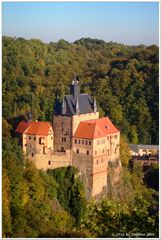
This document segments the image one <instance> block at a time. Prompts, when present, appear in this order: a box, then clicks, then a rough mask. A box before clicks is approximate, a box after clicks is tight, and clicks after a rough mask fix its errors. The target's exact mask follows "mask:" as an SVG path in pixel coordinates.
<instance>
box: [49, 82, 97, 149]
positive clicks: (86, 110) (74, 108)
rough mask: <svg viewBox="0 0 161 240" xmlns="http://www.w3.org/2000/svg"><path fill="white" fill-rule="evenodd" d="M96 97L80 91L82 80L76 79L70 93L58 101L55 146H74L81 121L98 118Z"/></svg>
mask: <svg viewBox="0 0 161 240" xmlns="http://www.w3.org/2000/svg"><path fill="white" fill-rule="evenodd" d="M98 118H99V112H98V111H97V104H96V99H95V98H94V99H92V98H91V97H90V95H89V94H86V93H80V82H79V81H77V80H76V79H74V80H73V81H72V83H71V85H70V94H69V95H65V96H64V97H63V100H62V102H57V103H56V106H55V111H54V115H53V129H54V134H55V137H54V141H55V142H54V146H55V149H56V150H58V151H66V150H67V149H71V148H72V136H73V135H74V132H75V130H76V128H77V126H78V124H79V122H80V121H84V120H92V119H98Z"/></svg>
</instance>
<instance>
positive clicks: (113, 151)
mask: <svg viewBox="0 0 161 240" xmlns="http://www.w3.org/2000/svg"><path fill="white" fill-rule="evenodd" d="M16 132H17V133H18V135H19V137H20V141H21V144H22V148H23V152H24V154H27V155H28V157H29V158H30V159H31V160H32V161H33V163H34V164H35V166H36V168H37V169H43V170H47V169H55V168H58V167H64V166H65V167H67V166H69V165H72V166H75V167H76V168H77V169H78V170H79V174H80V177H81V179H82V180H83V181H84V183H85V186H86V195H87V197H95V196H97V195H99V194H101V192H102V191H103V189H104V188H106V187H107V179H108V174H109V171H110V166H114V169H115V171H117V172H119V171H120V169H121V162H120V158H119V143H120V131H119V130H118V129H117V128H116V127H115V126H114V125H113V123H112V122H111V121H110V119H109V118H108V117H103V118H99V112H98V110H97V103H96V99H95V98H91V97H90V95H88V94H80V85H79V82H78V81H76V80H75V81H73V82H72V84H71V87H70V95H65V96H64V98H63V101H62V102H59V101H58V100H57V101H56V104H55V108H54V115H53V123H52V126H51V125H50V124H49V123H48V122H38V121H28V122H25V121H22V122H20V123H19V125H18V126H17V128H16Z"/></svg>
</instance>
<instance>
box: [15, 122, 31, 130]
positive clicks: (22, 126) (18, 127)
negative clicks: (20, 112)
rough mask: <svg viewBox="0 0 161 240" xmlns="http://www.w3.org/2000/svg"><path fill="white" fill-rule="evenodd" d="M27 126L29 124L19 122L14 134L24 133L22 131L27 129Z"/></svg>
mask: <svg viewBox="0 0 161 240" xmlns="http://www.w3.org/2000/svg"><path fill="white" fill-rule="evenodd" d="M29 125H30V122H23V121H21V122H20V123H19V124H18V126H17V128H16V132H18V133H24V131H25V130H26V129H27V128H28V126H29Z"/></svg>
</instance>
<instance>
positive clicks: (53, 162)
mask: <svg viewBox="0 0 161 240" xmlns="http://www.w3.org/2000/svg"><path fill="white" fill-rule="evenodd" d="M30 159H31V160H32V162H33V163H34V164H35V166H36V168H37V169H41V170H44V171H46V170H48V169H55V168H59V167H67V166H69V165H72V162H71V151H69V150H67V151H66V153H56V152H54V151H49V152H48V153H47V154H44V155H42V154H35V155H34V156H33V157H32V156H30Z"/></svg>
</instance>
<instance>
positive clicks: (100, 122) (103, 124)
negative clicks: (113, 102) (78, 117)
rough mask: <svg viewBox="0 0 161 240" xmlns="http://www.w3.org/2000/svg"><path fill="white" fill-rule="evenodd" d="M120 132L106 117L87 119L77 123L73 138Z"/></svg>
mask: <svg viewBox="0 0 161 240" xmlns="http://www.w3.org/2000/svg"><path fill="white" fill-rule="evenodd" d="M118 132H120V131H119V130H118V129H117V128H116V127H115V126H114V125H113V123H112V122H111V121H110V119H109V118H108V117H104V118H99V119H95V120H87V121H82V122H80V123H79V125H78V128H77V130H76V132H75V134H74V136H73V137H74V138H85V139H94V138H102V137H106V136H107V135H109V134H114V133H118Z"/></svg>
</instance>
